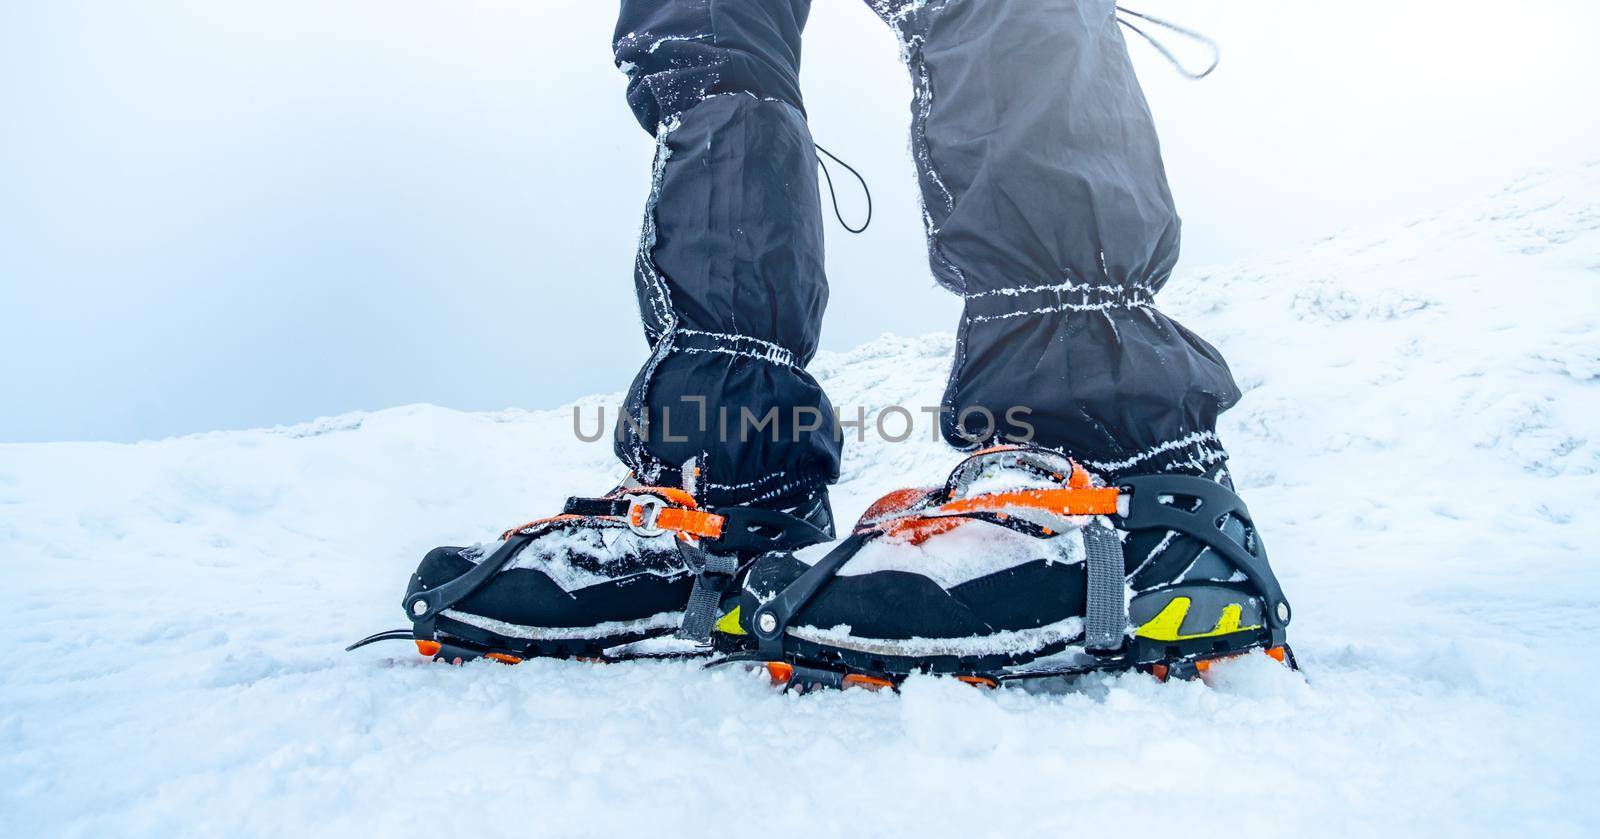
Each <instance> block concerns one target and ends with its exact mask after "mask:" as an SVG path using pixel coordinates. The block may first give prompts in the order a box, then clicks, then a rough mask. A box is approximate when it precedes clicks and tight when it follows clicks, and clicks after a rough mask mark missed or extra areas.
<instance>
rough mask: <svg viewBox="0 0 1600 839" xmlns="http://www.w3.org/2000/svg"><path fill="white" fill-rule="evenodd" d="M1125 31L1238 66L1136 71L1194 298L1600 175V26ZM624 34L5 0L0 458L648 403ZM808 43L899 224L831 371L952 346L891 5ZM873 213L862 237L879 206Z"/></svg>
mask: <svg viewBox="0 0 1600 839" xmlns="http://www.w3.org/2000/svg"><path fill="white" fill-rule="evenodd" d="M1129 5H1131V6H1133V7H1134V8H1138V9H1141V10H1144V11H1149V12H1153V13H1157V14H1161V15H1164V16H1167V17H1170V18H1172V19H1174V20H1176V21H1178V22H1181V23H1184V24H1186V25H1189V26H1192V27H1194V28H1197V29H1200V30H1202V31H1205V32H1206V33H1207V34H1209V35H1211V36H1213V37H1215V38H1217V39H1218V40H1219V41H1221V42H1222V43H1223V48H1224V60H1223V66H1222V68H1221V70H1219V71H1218V73H1217V74H1216V75H1215V76H1213V77H1212V78H1211V79H1208V80H1207V81H1205V82H1201V83H1190V82H1186V81H1183V80H1181V79H1179V78H1178V77H1177V76H1176V75H1174V74H1173V73H1172V72H1171V71H1170V70H1169V69H1168V68H1167V67H1166V65H1165V64H1164V63H1163V62H1162V61H1161V59H1160V58H1159V57H1158V56H1156V54H1155V53H1154V52H1153V51H1151V50H1150V49H1148V48H1147V47H1145V46H1142V45H1140V44H1138V43H1135V44H1134V45H1133V50H1134V55H1135V61H1136V62H1137V63H1138V65H1139V67H1140V72H1141V76H1142V77H1143V79H1144V80H1145V83H1146V88H1147V92H1148V94H1149V96H1150V99H1151V102H1152V107H1153V108H1154V110H1155V112H1156V116H1157V120H1158V122H1159V123H1160V126H1161V130H1162V137H1163V142H1164V144H1165V148H1166V152H1167V163H1168V170H1169V174H1170V175H1171V177H1172V180H1173V186H1174V190H1175V192H1176V194H1177V197H1178V201H1179V208H1180V210H1181V211H1182V212H1183V214H1184V217H1185V222H1186V233H1187V238H1186V242H1185V260H1184V266H1186V267H1189V268H1192V267H1195V266H1197V265H1203V264H1208V263H1218V262H1226V261H1229V260H1232V259H1235V258H1239V257H1243V256H1249V255H1251V254H1254V253H1257V252H1260V251H1263V250H1272V249H1278V248H1283V247H1290V246H1293V245H1294V244H1296V243H1298V242H1301V241H1307V240H1311V239H1315V238H1320V237H1322V236H1324V235H1327V234H1329V233H1332V232H1335V231H1337V230H1338V229H1340V228H1344V227H1349V226H1360V225H1365V224H1368V223H1374V224H1381V223H1384V222H1387V221H1390V220H1393V219H1396V218H1402V219H1403V218H1406V217H1408V216H1410V215H1413V214H1418V213H1422V212H1425V211H1427V210H1430V209H1433V208H1436V207H1440V206H1448V205H1450V204H1452V203H1455V202H1457V201H1460V200H1464V199H1468V198H1472V197H1475V196H1477V195H1479V194H1480V193H1483V192H1486V191H1489V190H1492V189H1494V188H1495V187H1496V186H1498V185H1500V184H1502V183H1504V182H1505V181H1507V180H1509V179H1510V178H1511V177H1513V176H1515V175H1516V174H1517V173H1519V172H1521V171H1524V170H1525V169H1527V168H1529V167H1532V166H1540V165H1548V166H1562V165H1566V164H1568V163H1570V162H1572V161H1576V160H1580V159H1584V158H1586V157H1590V156H1593V155H1594V154H1595V153H1596V151H1597V149H1596V142H1595V138H1596V136H1600V135H1597V128H1600V115H1597V111H1600V109H1596V108H1595V106H1594V104H1593V103H1594V91H1595V89H1596V82H1600V59H1597V58H1596V56H1595V50H1594V48H1593V43H1594V40H1595V36H1596V35H1597V34H1600V25H1597V24H1600V9H1596V8H1594V6H1595V4H1593V3H1587V2H1583V0H1524V2H1519V3H1498V2H1497V3H1488V2H1478V3H1461V2H1449V0H1386V2H1384V1H1381V0H1344V2H1337V3H1335V2H1315V3H1313V2H1309V0H1305V1H1303V2H1301V1H1298V0H1141V2H1135V0H1129ZM613 16H614V4H612V3H609V2H597V1H596V0H521V2H513V0H454V2H448V3H441V2H437V1H436V0H343V1H342V2H323V0H275V1H274V2H267V0H232V2H228V3H216V2H206V0H141V2H129V3H113V2H109V1H108V0H100V2H82V1H81V0H50V2H47V3H46V2H33V0H0V441H31V440H59V439H111V440H132V439H142V438H149V437H160V436H166V435H171V434H180V433H187V432H193V431H203V430H208V429H213V428H228V427H249V426H259V425H271V424H277V423H288V422H296V421H300V420H304V419H309V418H311V417H314V416H318V415H326V414H334V413H339V412H343V411H348V410H354V409H373V408H382V407H387V406H390V405H396V404H404V403H410V402H433V403H436V404H441V405H447V406H451V407H456V408H462V409H487V408H500V407H507V406H522V407H534V408H536V407H550V406H554V405H557V404H560V403H561V402H564V401H566V400H568V399H571V398H573V397H576V396H580V395H583V394H588V393H595V392H611V391H617V390H620V389H621V388H622V387H623V386H624V385H625V384H626V382H627V381H628V380H629V379H630V378H631V376H632V374H633V369H634V367H635V365H636V364H637V363H638V362H639V361H640V360H641V359H642V358H643V356H644V353H645V345H644V340H643V337H642V335H641V334H640V331H639V328H638V324H637V320H636V316H635V304H634V301H633V296H632V280H631V268H632V261H633V248H634V244H635V240H636V236H637V234H638V226H639V218H640V213H641V210H642V206H643V200H644V194H645V191H646V188H647V183H646V181H647V178H648V175H649V169H650V155H651V151H652V143H651V141H650V139H649V137H648V136H646V135H645V134H644V133H643V132H641V131H640V130H639V129H638V127H637V125H636V124H635V123H634V122H633V120H632V116H631V115H630V114H629V113H628V111H627V108H626V105H625V103H624V101H623V98H622V92H623V78H622V76H621V74H620V73H618V72H617V71H616V70H615V69H614V68H613V67H612V65H611V57H610V51H609V41H610V34H611V27H612V24H613ZM807 34H808V37H807V40H806V54H805V66H804V70H803V79H802V81H803V83H804V87H805V93H806V96H807V101H808V107H809V110H810V112H811V117H812V123H813V131H814V133H815V135H816V137H817V139H818V140H819V142H821V143H822V144H823V145H826V146H828V147H829V148H830V149H832V150H833V151H834V152H836V153H838V154H840V155H841V156H842V157H844V158H845V159H846V160H848V161H850V162H851V163H852V164H854V165H856V166H857V167H858V168H860V169H861V170H862V171H863V172H864V173H865V174H866V175H867V176H868V178H869V179H870V181H871V184H872V188H873V192H874V195H875V197H876V199H877V202H878V214H877V218H876V220H875V221H874V223H873V226H872V228H871V230H870V231H868V233H867V234H866V235H864V236H859V237H852V236H848V235H847V234H845V233H844V232H843V231H842V230H840V229H839V228H838V227H837V226H836V225H834V224H833V223H832V222H831V221H830V222H829V230H828V236H829V245H830V253H829V260H828V262H829V269H830V277H831V280H832V284H833V303H832V306H831V308H830V311H829V314H828V320H827V323H826V327H825V331H824V346H825V347H828V348H832V349H846V348H849V347H851V346H853V345H855V344H858V343H860V342H861V341H863V340H866V339H869V338H872V337H874V336H876V335H878V334H879V333H881V332H885V331H894V332H904V333H914V332H923V331H928V330H934V329H950V328H952V327H953V325H954V318H955V316H956V313H957V311H958V306H957V305H956V301H955V300H954V299H953V298H951V297H948V296H946V295H944V294H943V293H941V292H939V291H937V290H935V289H934V288H933V286H932V283H931V281H930V280H929V279H928V275H927V270H926V266H925V264H924V261H923V260H924V251H923V246H922V242H921V230H920V224H919V222H918V219H917V213H916V209H915V208H916V201H915V196H914V193H913V189H914V183H913V180H912V174H911V168H910V163H909V160H908V158H907V156H906V153H905V126H906V108H907V101H908V99H909V95H910V93H909V85H908V84H907V82H906V81H905V75H904V70H903V68H902V67H901V66H900V64H899V60H898V54H897V51H896V48H895V45H894V42H893V39H892V38H891V36H890V35H889V34H888V31H887V29H886V28H885V27H883V26H882V24H880V23H878V22H877V20H876V18H874V17H873V16H872V15H871V13H870V12H869V11H868V10H867V9H866V7H865V5H864V4H863V3H861V2H860V0H815V8H814V11H813V14H812V23H811V27H810V29H809V31H808V33H807ZM841 202H842V203H843V204H844V205H845V207H846V210H847V212H850V211H851V210H852V209H854V208H856V207H858V202H859V196H857V195H856V194H855V193H854V192H853V191H851V186H850V184H849V183H842V184H841ZM1182 270H1183V269H1182V268H1180V274H1181V273H1182ZM1517 281H1518V279H1517V278H1507V282H1511V283H1514V282H1517ZM1191 291H1193V290H1191Z"/></svg>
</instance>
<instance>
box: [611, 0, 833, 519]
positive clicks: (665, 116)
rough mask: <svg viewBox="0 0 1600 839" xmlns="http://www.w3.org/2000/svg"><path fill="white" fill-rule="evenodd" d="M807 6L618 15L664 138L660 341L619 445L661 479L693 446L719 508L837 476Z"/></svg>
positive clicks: (644, 112) (649, 250) (704, 1)
mask: <svg viewBox="0 0 1600 839" xmlns="http://www.w3.org/2000/svg"><path fill="white" fill-rule="evenodd" d="M809 9H810V0H726V1H725V2H724V0H623V3H622V13H621V17H620V19H619V20H618V23H617V30H616V39H615V44H614V47H615V51H616V60H617V65H618V66H619V67H620V68H622V70H623V71H624V72H625V73H626V74H627V75H628V79H629V82H628V103H629V106H630V107H631V108H632V109H633V112H634V114H635V115H636V116H637V117H638V119H639V123H640V125H642V126H643V127H644V128H645V129H646V130H647V131H650V132H652V133H653V134H654V135H655V137H656V159H655V166H654V182H653V189H652V191H651V195H650V199H649V204H648V206H647V208H646V211H645V220H644V228H643V232H642V235H641V237H640V243H639V252H638V259H637V262H636V270H635V281H636V285H637V290H638V294H639V306H640V312H641V314H642V316H643V319H644V327H645V335H646V338H647V340H648V341H649V342H650V346H651V355H650V358H649V360H648V361H647V362H646V364H645V366H644V369H643V370H641V371H640V373H639V375H638V376H637V377H636V378H635V379H634V381H633V385H632V387H631V388H630V390H629V393H628V399H627V404H626V406H625V408H624V410H625V412H626V413H627V414H628V415H629V416H630V417H633V418H635V419H636V420H639V422H637V423H625V424H624V426H623V429H622V434H621V436H620V437H619V440H618V443H617V454H618V456H619V457H621V458H622V460H623V461H624V462H625V463H626V464H627V465H628V466H629V467H630V468H632V469H633V471H634V472H635V474H636V475H637V476H638V477H639V478H640V479H641V480H644V481H646V482H649V483H680V482H681V481H682V479H683V476H682V474H681V471H680V470H681V469H682V467H683V466H684V464H686V463H688V462H690V460H691V459H693V461H694V463H695V465H696V466H697V467H698V469H699V470H700V476H699V479H698V481H697V482H696V485H697V488H698V491H699V493H700V495H701V497H702V500H703V501H705V502H707V503H709V504H711V505H713V506H721V505H730V504H746V503H750V504H763V505H769V506H782V505H784V504H785V503H786V502H787V501H789V500H793V499H797V498H800V497H803V496H805V495H806V494H807V493H809V492H812V491H815V490H816V489H817V488H818V487H820V486H822V485H824V484H826V483H829V482H832V481H833V480H835V479H836V478H837V477H838V469H839V442H838V440H837V435H836V434H835V433H834V421H835V418H834V416H833V408H832V406H831V405H829V403H828V401H827V398H826V397H825V396H824V395H823V392H822V389H821V388H820V387H819V386H818V384H817V383H816V381H815V380H814V379H812V378H811V376H810V375H808V374H807V373H806V372H805V365H806V364H807V363H808V362H809V361H810V360H811V357H812V356H813V355H814V354H815V352H816V349H817V341H818V337H819V332H820V328H821V322H822V312H823V308H824V307H825V306H826V304H827V298H828V288H827V280H826V278H825V276H824V273H823V242H822V214H821V202H820V198H819V194H818V187H817V173H816V163H815V153H814V151H813V145H812V140H811V133H810V130H809V129H808V128H807V126H806V117H805V111H804V108H803V104H802V102H801V98H800V89H799V63H800V33H801V31H802V29H803V28H804V26H805V21H806V16H807V14H808V12H809ZM769 417H770V418H771V419H770V424H763V423H762V421H763V420H767V419H768V418H769Z"/></svg>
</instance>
